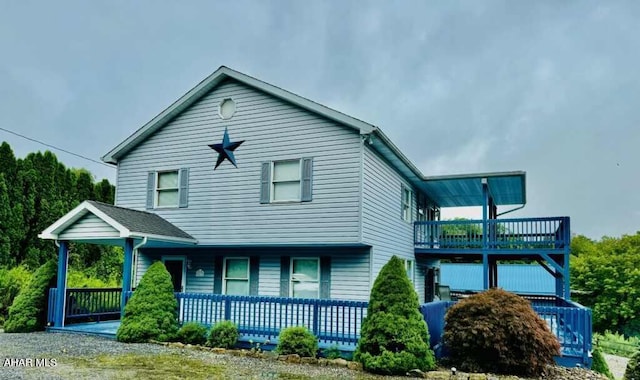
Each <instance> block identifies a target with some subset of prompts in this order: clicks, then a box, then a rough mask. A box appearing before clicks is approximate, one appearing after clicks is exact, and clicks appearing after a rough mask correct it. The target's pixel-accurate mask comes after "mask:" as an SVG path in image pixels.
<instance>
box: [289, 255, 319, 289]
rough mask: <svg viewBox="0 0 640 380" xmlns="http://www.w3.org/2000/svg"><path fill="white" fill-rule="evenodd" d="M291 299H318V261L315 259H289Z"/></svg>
mask: <svg viewBox="0 0 640 380" xmlns="http://www.w3.org/2000/svg"><path fill="white" fill-rule="evenodd" d="M289 278H290V279H291V284H290V286H289V289H291V297H293V298H319V297H320V259H319V258H317V257H292V258H291V276H290V277H289Z"/></svg>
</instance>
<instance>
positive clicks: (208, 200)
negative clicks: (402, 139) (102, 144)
mask: <svg viewBox="0 0 640 380" xmlns="http://www.w3.org/2000/svg"><path fill="white" fill-rule="evenodd" d="M225 133H227V136H228V137H229V139H230V140H229V142H230V143H234V142H238V141H242V143H241V145H239V146H237V147H236V148H235V149H234V150H233V151H232V154H233V156H234V159H235V160H234V161H235V164H236V165H237V166H235V165H234V164H233V163H232V162H231V161H230V160H225V161H223V162H222V163H220V165H219V166H217V168H216V164H217V160H218V158H219V156H220V154H219V153H218V151H216V150H214V149H212V147H210V145H213V144H216V143H221V142H222V140H223V136H225ZM103 160H104V161H105V162H107V163H111V164H114V165H117V167H118V174H117V183H116V189H117V190H116V202H115V204H116V206H117V207H109V206H107V205H99V204H96V203H95V202H91V203H90V204H92V205H93V206H95V207H96V208H100V209H103V210H104V211H105V213H109V212H110V211H111V212H112V213H115V214H118V215H117V216H115V217H114V218H113V219H114V221H116V222H117V223H120V224H122V225H126V224H127V223H128V221H129V220H130V218H129V217H127V216H125V215H126V214H127V212H126V210H136V211H138V212H139V213H138V214H139V215H148V216H149V218H151V217H152V216H159V217H160V218H161V219H162V220H164V221H166V222H167V224H168V225H171V226H173V227H174V228H173V230H172V231H168V232H167V235H169V237H167V236H163V234H162V233H157V234H155V235H154V236H151V235H148V234H143V233H141V234H139V236H131V238H132V244H133V246H134V247H135V252H133V257H132V264H133V266H134V268H133V278H132V281H133V283H132V286H133V287H135V285H136V284H137V282H138V281H139V280H140V277H141V276H142V275H143V274H144V272H145V270H146V269H147V268H148V267H149V265H150V264H151V263H152V262H153V261H155V260H162V261H164V262H165V264H166V265H167V267H168V269H169V270H170V271H171V273H172V275H173V276H174V280H175V286H176V290H177V291H183V292H196V293H216V294H217V293H220V294H243V295H264V296H284V297H319V298H327V299H348V300H368V298H369V291H370V289H371V286H372V283H373V280H374V279H375V277H376V275H377V273H378V272H379V271H380V268H381V267H382V266H383V265H384V264H385V263H386V262H387V261H388V260H389V258H390V257H391V256H392V255H397V256H399V257H401V258H402V259H404V260H405V262H406V266H407V272H408V274H409V275H410V277H411V278H412V280H413V282H414V284H415V289H416V291H417V292H418V293H419V294H420V299H421V301H423V302H424V301H425V299H426V295H425V275H424V274H425V268H427V267H428V266H430V265H431V266H433V265H434V264H435V260H430V259H426V258H420V257H419V258H416V256H415V253H414V245H413V231H414V226H413V222H414V221H415V220H418V219H419V218H426V216H428V215H434V213H433V212H431V214H429V212H426V211H425V210H427V209H429V208H431V209H434V208H436V207H437V205H436V204H433V203H431V204H429V203H427V200H428V196H427V194H425V193H424V191H422V190H420V189H419V187H417V186H416V184H417V183H418V182H419V181H420V180H421V177H422V175H421V174H420V173H419V171H418V170H417V169H416V168H415V167H414V166H413V165H412V164H411V163H410V162H409V161H408V160H407V159H406V158H405V157H404V156H403V155H402V153H400V152H399V151H398V149H397V148H396V147H395V146H394V145H393V144H391V143H390V142H389V140H388V138H387V137H386V136H385V135H383V134H382V132H381V131H380V130H379V129H378V128H377V127H375V126H373V125H370V124H367V123H365V122H362V121H360V120H357V119H355V118H352V117H350V116H348V115H345V114H342V113H339V112H337V111H335V110H332V109H329V108H327V107H324V106H322V105H320V104H318V103H314V102H312V101H310V100H307V99H305V98H302V97H300V96H297V95H295V94H292V93H290V92H287V91H285V90H283V89H280V88H278V87H275V86H272V85H270V84H267V83H264V82H262V81H259V80H257V79H255V78H252V77H250V76H247V75H245V74H242V73H239V72H237V71H234V70H231V69H229V68H226V67H221V68H220V69H218V70H217V71H216V72H215V73H213V74H212V75H211V76H210V77H209V78H207V79H205V80H204V81H203V82H201V83H200V84H199V85H198V86H196V87H195V88H194V89H193V90H191V91H190V92H189V93H187V94H186V95H184V96H183V97H182V98H180V99H179V100H177V101H176V102H175V103H174V104H173V105H172V106H171V107H169V108H168V109H166V110H165V111H163V112H162V113H161V114H160V115H158V116H156V117H155V118H154V119H153V120H151V121H150V122H149V123H147V124H146V125H144V126H143V127H142V128H140V129H139V130H137V131H136V132H135V133H134V134H133V135H131V136H130V137H129V138H128V139H126V140H125V141H123V142H122V143H121V144H120V145H118V146H117V147H116V148H114V149H113V150H112V151H110V152H108V153H107V154H106V155H105V156H104V157H103ZM214 168H215V170H214ZM120 208H122V209H120ZM119 216H121V217H122V218H121V219H119V218H118V217H119ZM65 218H67V220H65ZM61 220H62V221H63V222H64V223H58V224H57V225H53V226H52V227H51V228H49V229H47V230H46V231H44V232H43V234H42V237H43V238H50V239H57V240H68V241H81V242H82V241H84V242H89V243H100V241H99V240H100V239H101V238H102V239H103V240H104V237H105V236H106V235H109V233H108V231H111V232H112V234H115V232H116V231H117V230H116V229H115V228H114V227H113V226H112V225H109V223H107V222H105V221H104V220H102V219H100V217H99V216H97V215H95V214H93V213H92V212H91V210H90V209H88V208H87V207H82V206H81V207H79V208H78V209H76V210H74V211H72V212H71V213H70V214H68V215H67V216H66V217H64V218H62V219H61ZM70 222H72V223H70ZM141 227H142V226H141ZM138 230H140V229H138ZM136 232H139V231H137V230H136ZM105 234H106V235H105ZM152 235H153V234H152ZM173 236H180V237H181V238H184V237H185V236H188V238H187V239H184V240H181V241H176V239H172V238H171V237H173ZM117 238H118V239H120V238H121V237H120V236H117ZM102 242H103V243H106V242H107V241H102ZM430 289H433V286H432V287H431V288H430Z"/></svg>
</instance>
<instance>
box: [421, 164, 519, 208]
mask: <svg viewBox="0 0 640 380" xmlns="http://www.w3.org/2000/svg"><path fill="white" fill-rule="evenodd" d="M483 178H486V179H487V183H488V186H489V193H490V194H491V197H492V198H493V201H494V203H495V204H496V205H497V206H502V205H523V204H525V203H526V202H527V200H526V199H527V198H526V191H525V186H526V173H525V172H523V171H516V172H497V173H478V174H463V175H448V176H435V177H425V178H424V179H423V181H422V184H421V185H422V186H421V187H422V189H423V190H425V191H426V193H427V194H428V195H429V197H431V199H433V201H434V202H435V203H436V204H437V205H438V206H440V207H467V206H482V205H483V199H482V179H483Z"/></svg>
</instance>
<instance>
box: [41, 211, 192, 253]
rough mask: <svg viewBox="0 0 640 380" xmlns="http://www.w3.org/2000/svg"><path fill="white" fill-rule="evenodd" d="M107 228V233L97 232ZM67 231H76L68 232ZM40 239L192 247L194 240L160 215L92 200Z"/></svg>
mask: <svg viewBox="0 0 640 380" xmlns="http://www.w3.org/2000/svg"><path fill="white" fill-rule="evenodd" d="M88 215H93V216H95V217H94V218H92V219H91V223H93V224H92V226H91V228H89V229H86V228H85V229H84V230H82V229H81V228H80V229H78V228H76V227H78V226H77V224H80V223H82V221H84V220H87V219H86V217H87V216H88ZM105 228H107V229H108V231H109V233H101V232H100V231H105ZM69 231H77V233H75V234H74V233H70V232H69ZM112 232H115V235H114V234H113V233H112ZM39 237H40V238H41V239H50V240H59V239H61V238H64V239H65V240H73V241H82V242H94V243H103V244H115V243H116V242H115V241H116V240H117V241H121V240H122V239H124V238H132V239H144V238H147V239H150V240H153V241H156V242H168V243H177V244H196V243H197V240H196V239H195V238H194V237H193V236H191V235H189V234H188V233H186V232H184V231H183V230H181V229H180V228H178V227H176V226H175V225H173V224H171V223H169V222H168V221H166V220H165V219H163V218H162V217H161V216H159V215H156V214H153V213H150V212H145V211H139V210H132V209H129V208H124V207H118V206H113V205H109V204H106V203H101V202H96V201H84V202H82V203H81V204H80V205H78V207H76V208H75V209H73V210H71V211H70V212H68V213H67V214H66V215H64V216H63V217H62V218H60V219H58V220H57V221H56V222H55V223H53V224H52V225H51V226H49V227H48V228H47V229H46V230H44V231H43V232H42V233H41V234H40V235H39Z"/></svg>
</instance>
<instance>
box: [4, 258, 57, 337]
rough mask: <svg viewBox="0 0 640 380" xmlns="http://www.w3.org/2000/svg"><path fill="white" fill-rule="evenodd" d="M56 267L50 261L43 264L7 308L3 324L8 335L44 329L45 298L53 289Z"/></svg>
mask: <svg viewBox="0 0 640 380" xmlns="http://www.w3.org/2000/svg"><path fill="white" fill-rule="evenodd" d="M57 271H58V266H57V265H56V263H55V261H53V260H50V261H47V262H46V263H45V264H43V265H42V266H41V267H40V268H38V270H36V272H35V273H34V275H33V277H32V278H31V280H30V281H29V284H27V286H25V287H23V288H22V289H21V290H20V293H18V295H17V296H16V298H15V299H14V301H13V305H11V307H10V308H9V317H8V318H7V320H6V322H5V324H4V331H5V332H8V333H13V332H16V333H21V332H32V331H38V330H42V329H44V327H45V325H46V323H47V298H48V295H49V288H51V287H54V286H55V283H56V277H57V276H56V275H57Z"/></svg>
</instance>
